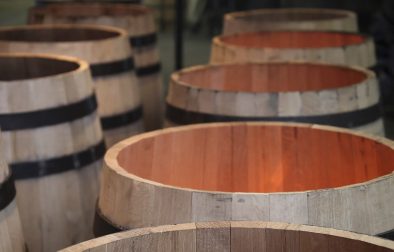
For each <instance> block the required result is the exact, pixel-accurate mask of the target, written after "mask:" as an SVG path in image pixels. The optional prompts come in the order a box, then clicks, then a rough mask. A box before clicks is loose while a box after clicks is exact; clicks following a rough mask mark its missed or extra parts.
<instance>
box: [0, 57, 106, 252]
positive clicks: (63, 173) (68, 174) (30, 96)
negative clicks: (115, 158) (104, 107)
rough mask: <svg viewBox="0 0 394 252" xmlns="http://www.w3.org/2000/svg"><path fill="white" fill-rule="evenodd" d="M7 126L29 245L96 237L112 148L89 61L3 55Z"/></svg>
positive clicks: (1, 123) (50, 247)
mask: <svg viewBox="0 0 394 252" xmlns="http://www.w3.org/2000/svg"><path fill="white" fill-rule="evenodd" d="M0 68H1V69H2V71H1V72H0V90H1V92H0V101H1V106H0V127H1V129H2V131H3V133H2V140H3V143H4V144H3V146H4V147H5V148H4V149H5V160H6V161H7V162H8V164H9V166H10V168H11V171H12V174H13V176H14V178H15V180H16V189H17V203H18V207H19V212H20V216H21V221H22V227H23V232H24V236H25V238H26V241H27V245H28V248H29V251H33V252H34V251H51V252H52V251H55V250H57V249H60V248H63V247H65V246H68V245H71V244H74V243H77V242H79V241H83V240H86V239H89V238H91V237H92V230H91V226H92V221H93V218H92V216H93V213H94V206H95V201H96V199H97V194H98V172H99V169H100V167H101V163H102V162H101V161H102V157H103V155H104V152H105V145H104V141H103V135H102V131H101V127H100V120H99V117H98V115H97V112H96V109H97V102H96V98H95V94H94V89H93V84H92V79H91V76H90V72H89V66H88V64H87V63H86V62H84V61H80V60H77V59H72V58H64V57H60V56H56V57H55V56H51V57H49V56H42V55H32V54H26V55H24V54H1V55H0Z"/></svg>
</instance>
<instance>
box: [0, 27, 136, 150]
mask: <svg viewBox="0 0 394 252" xmlns="http://www.w3.org/2000/svg"><path fill="white" fill-rule="evenodd" d="M0 51H3V52H34V53H51V54H52V53H53V54H63V55H69V56H75V57H78V58H80V59H83V60H86V61H87V62H88V63H89V64H90V69H91V73H92V76H93V81H94V85H95V88H96V94H97V100H98V104H99V108H98V111H99V115H100V117H101V124H102V127H103V129H104V136H105V141H106V144H107V146H111V145H113V144H114V143H116V142H118V141H120V140H122V139H124V138H127V137H129V136H131V135H135V134H138V133H141V132H143V131H144V127H143V116H142V113H143V112H142V105H141V98H140V90H139V85H138V81H137V78H136V76H135V73H134V63H133V57H132V53H131V50H130V47H129V46H128V39H127V34H126V32H125V31H123V30H121V29H117V28H112V27H104V26H88V25H46V26H44V25H36V26H18V27H6V28H1V29H0Z"/></svg>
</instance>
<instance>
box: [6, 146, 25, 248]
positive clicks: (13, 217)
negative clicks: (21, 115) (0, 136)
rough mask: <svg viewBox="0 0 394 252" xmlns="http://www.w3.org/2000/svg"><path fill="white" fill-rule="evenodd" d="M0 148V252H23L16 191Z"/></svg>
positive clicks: (23, 242)
mask: <svg viewBox="0 0 394 252" xmlns="http://www.w3.org/2000/svg"><path fill="white" fill-rule="evenodd" d="M1 147H2V146H0V251H1V252H8V251H16V252H25V251H26V246H25V240H24V238H23V233H22V226H21V221H20V218H19V211H18V207H17V206H16V200H15V196H16V190H15V183H14V179H13V177H12V173H11V172H10V171H9V169H8V166H7V163H6V162H5V161H4V159H3V155H2V152H3V150H2V148H1Z"/></svg>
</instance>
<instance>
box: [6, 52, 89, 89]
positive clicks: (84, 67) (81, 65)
mask: <svg viewBox="0 0 394 252" xmlns="http://www.w3.org/2000/svg"><path fill="white" fill-rule="evenodd" d="M0 58H32V59H33V58H41V59H48V60H53V61H64V62H70V63H73V64H76V65H77V66H78V67H77V68H76V69H73V70H71V71H67V72H62V73H58V74H54V75H47V76H42V77H33V78H27V79H16V80H7V81H3V80H0V84H7V83H10V82H19V83H21V82H30V81H32V80H42V79H49V78H50V79H53V78H63V77H64V76H68V75H74V74H80V73H84V72H88V71H89V72H90V68H89V63H88V62H86V61H85V60H82V59H80V58H76V57H71V56H66V55H58V54H48V53H5V52H0Z"/></svg>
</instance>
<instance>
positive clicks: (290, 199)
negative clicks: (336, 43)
mask: <svg viewBox="0 0 394 252" xmlns="http://www.w3.org/2000/svg"><path fill="white" fill-rule="evenodd" d="M393 162H394V143H393V142H392V141H390V140H388V139H385V138H381V137H375V136H371V135H364V134H363V133H359V132H355V131H351V130H347V129H343V128H335V127H330V126H320V125H309V124H294V123H278V122H276V123H274V122H272V123H261V122H256V123H253V122H242V123H211V124H198V125H189V126H182V127H173V128H168V129H164V130H160V131H155V132H151V133H145V134H141V135H139V136H135V137H131V138H129V139H126V140H124V141H122V142H120V143H118V144H117V145H115V146H113V147H112V148H111V149H109V150H108V152H107V154H106V156H105V165H104V166H103V171H102V183H103V184H102V185H103V187H102V188H103V189H102V190H101V192H100V197H99V201H98V209H97V215H96V220H95V234H96V235H104V234H108V233H112V232H116V231H120V230H126V229H133V228H140V227H149V226H157V225H167V224H180V223H189V222H193V221H196V222H199V221H224V220H226V221H231V220H262V221H279V222H287V223H295V224H307V225H313V226H322V227H330V228H335V229H341V230H348V231H354V232H358V233H364V234H370V235H376V234H381V233H383V232H386V231H390V230H393V228H394V211H392V210H393V209H394V201H393V200H392V199H393V198H394V173H393V165H392V164H393Z"/></svg>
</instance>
